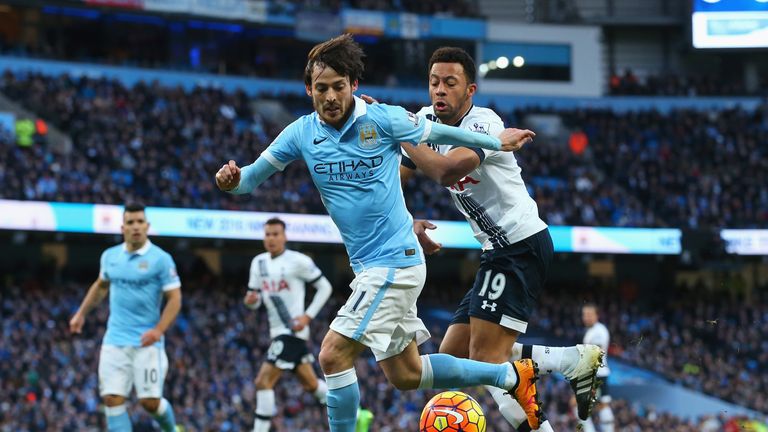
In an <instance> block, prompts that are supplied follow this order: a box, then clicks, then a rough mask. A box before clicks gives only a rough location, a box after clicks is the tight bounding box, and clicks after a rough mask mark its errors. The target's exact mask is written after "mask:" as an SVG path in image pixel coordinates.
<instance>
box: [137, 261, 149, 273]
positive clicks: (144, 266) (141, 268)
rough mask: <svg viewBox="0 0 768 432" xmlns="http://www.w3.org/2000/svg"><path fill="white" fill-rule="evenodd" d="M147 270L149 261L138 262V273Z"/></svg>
mask: <svg viewBox="0 0 768 432" xmlns="http://www.w3.org/2000/svg"><path fill="white" fill-rule="evenodd" d="M147 270H149V261H139V271H143V272H145V271H147Z"/></svg>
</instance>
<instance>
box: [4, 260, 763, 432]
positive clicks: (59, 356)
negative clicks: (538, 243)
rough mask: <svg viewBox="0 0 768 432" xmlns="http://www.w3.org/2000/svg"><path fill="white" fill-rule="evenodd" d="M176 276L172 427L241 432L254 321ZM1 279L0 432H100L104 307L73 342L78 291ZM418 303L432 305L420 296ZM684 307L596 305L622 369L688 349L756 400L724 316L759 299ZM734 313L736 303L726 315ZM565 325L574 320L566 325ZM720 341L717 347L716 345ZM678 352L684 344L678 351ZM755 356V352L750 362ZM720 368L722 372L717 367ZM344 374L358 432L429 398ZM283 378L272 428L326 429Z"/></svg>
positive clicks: (621, 405)
mask: <svg viewBox="0 0 768 432" xmlns="http://www.w3.org/2000/svg"><path fill="white" fill-rule="evenodd" d="M182 278H183V280H184V281H185V287H184V290H185V293H184V307H183V311H182V313H181V315H180V316H179V318H178V320H177V323H176V324H175V325H174V326H172V327H171V330H169V332H168V334H166V347H167V350H168V356H169V360H170V361H171V363H172V367H171V368H170V371H171V372H170V374H169V376H168V378H167V382H166V386H165V389H166V395H165V396H166V397H168V398H169V399H170V400H171V401H172V402H173V403H174V406H175V407H177V411H178V412H177V421H178V422H179V423H180V424H183V425H184V426H185V427H186V428H187V430H189V431H214V430H215V431H220V430H223V431H232V432H235V431H249V430H250V429H251V427H252V417H253V416H252V413H253V409H254V401H255V388H254V385H253V378H254V376H255V374H256V372H257V370H256V367H257V365H258V364H259V359H261V358H262V356H263V355H265V350H266V349H267V347H268V346H269V336H268V335H269V332H268V331H267V322H266V317H265V316H264V314H262V313H253V312H252V311H250V310H248V309H246V308H245V307H244V306H243V305H242V303H241V298H242V291H243V289H244V287H242V286H238V285H237V284H235V283H232V282H225V281H222V280H216V279H211V278H210V277H201V278H193V277H187V278H185V276H184V275H182ZM2 283H3V285H2V286H0V292H2V297H1V299H0V312H2V316H3V320H2V327H0V332H1V334H2V344H0V392H1V393H2V394H3V395H4V397H3V400H2V401H0V431H21V430H55V431H66V432H69V431H72V432H74V431H97V430H103V424H102V422H103V416H102V415H100V410H101V409H102V407H101V405H100V401H99V398H98V382H97V378H96V365H97V363H98V345H99V342H100V340H101V338H102V336H103V331H104V320H106V318H107V310H106V308H105V307H101V308H99V309H97V310H96V311H94V313H93V314H92V315H91V317H90V319H89V320H88V321H87V322H86V327H85V328H84V332H83V335H82V336H78V337H73V336H72V335H70V334H69V332H68V329H67V322H68V320H69V318H70V315H71V314H72V312H73V311H74V310H75V309H76V307H77V305H78V302H79V299H80V297H81V295H82V291H83V290H85V289H86V286H87V283H85V282H84V283H82V284H76V283H74V282H71V281H70V282H65V283H63V284H62V283H59V284H56V285H50V286H49V285H47V284H46V283H44V282H41V281H29V282H27V283H25V284H23V287H22V286H20V285H17V284H14V283H10V284H8V283H7V282H5V281H3V282H2ZM446 283H447V282H445V281H444V283H439V282H436V281H433V284H432V285H431V286H430V287H429V288H428V289H429V292H437V291H445V289H444V287H445V285H446ZM430 298H434V297H432V296H431V295H430ZM548 298H549V299H551V301H550V302H549V303H548V305H547V306H545V307H544V308H542V310H541V312H540V315H541V316H542V317H547V318H548V319H547V320H543V319H542V320H539V319H536V320H532V322H538V323H542V324H543V326H542V327H544V328H547V329H549V330H550V331H552V333H553V334H563V333H564V334H570V333H572V332H575V333H574V334H576V333H578V335H580V331H581V329H580V325H578V324H577V321H578V314H577V313H575V312H574V311H576V310H577V309H578V308H577V307H576V308H573V310H570V309H568V307H566V306H563V305H569V304H570V305H573V304H576V303H573V301H572V300H573V299H572V298H570V297H569V296H568V295H557V296H550V297H548ZM343 301H344V298H342V297H336V298H332V299H331V300H330V302H329V303H330V304H329V307H327V308H324V309H323V311H324V312H323V313H321V315H320V316H318V317H317V318H316V323H315V324H314V325H315V328H316V329H317V331H315V332H313V337H312V340H311V341H310V346H311V347H312V348H313V350H314V351H315V354H317V352H316V351H317V350H318V349H319V346H320V339H321V336H322V335H323V334H324V333H325V330H326V328H327V325H328V323H329V321H330V319H331V318H332V315H333V311H335V310H336V308H337V307H339V305H340V304H342V303H343ZM689 303H693V304H699V306H695V307H693V308H685V307H682V306H685V305H684V304H676V305H675V306H674V307H672V306H670V308H669V309H668V310H667V311H665V312H650V311H648V310H642V311H641V310H639V309H638V307H637V306H636V305H632V306H626V305H624V304H622V303H617V302H613V301H612V302H609V303H605V305H604V309H603V310H605V311H607V312H608V314H609V316H607V317H606V322H607V323H608V324H611V325H612V326H613V328H612V331H613V332H614V334H616V335H619V337H618V338H616V339H617V342H616V344H617V345H621V346H622V347H623V348H624V349H625V351H624V353H625V354H623V355H620V356H621V357H622V358H624V359H628V360H630V361H635V362H638V361H641V362H643V365H644V366H646V367H650V368H653V369H658V368H659V367H654V366H653V362H658V363H659V364H660V365H663V366H665V370H666V371H667V373H680V372H679V371H681V370H682V369H680V368H675V367H673V365H674V364H678V363H679V362H680V361H683V360H684V358H685V357H686V356H687V355H688V353H689V351H690V350H695V351H700V355H701V354H703V355H704V356H709V357H711V358H712V359H713V361H715V359H717V360H716V362H717V363H716V364H717V365H719V366H718V368H714V369H708V368H703V369H702V373H703V374H705V377H701V378H697V379H701V380H702V381H707V380H712V381H714V382H716V383H717V385H715V387H714V392H713V393H712V394H717V391H721V390H729V391H734V392H736V393H734V395H738V398H739V402H740V403H744V404H750V403H751V404H753V405H758V404H761V403H762V404H764V403H765V397H764V395H765V387H764V385H765V380H764V379H762V378H761V374H760V371H759V368H758V369H756V368H755V367H750V366H749V365H748V364H744V362H743V359H744V358H746V357H747V356H752V358H753V359H754V360H753V362H754V363H755V364H756V365H758V364H765V361H766V359H765V352H766V350H765V346H764V345H765V343H764V342H763V341H764V340H765V339H766V338H765V335H766V334H765V332H766V330H767V329H766V328H765V326H764V325H763V326H762V328H761V329H760V330H758V331H747V332H740V331H739V329H743V328H746V326H744V325H743V324H744V322H743V321H742V320H740V319H736V320H731V319H728V318H726V316H729V315H728V314H731V313H733V314H735V315H734V316H735V317H739V316H741V317H743V318H744V319H746V320H748V321H749V320H751V319H754V318H755V317H758V316H759V314H761V313H762V314H766V313H768V310H766V308H765V306H764V303H762V302H761V303H760V306H759V307H758V306H750V307H744V304H743V303H739V304H736V303H734V304H732V305H725V306H721V305H718V304H716V303H709V304H706V305H705V304H702V302H700V301H698V300H695V299H692V300H690V301H689ZM737 305H740V306H742V307H741V308H736V306H737ZM708 309H711V310H708ZM425 310H426V309H425ZM673 310H674V313H672V311H673ZM698 312H701V315H700V314H699V313H698ZM710 313H713V314H715V315H717V314H719V313H723V314H724V315H722V316H723V318H722V322H719V323H718V325H716V326H713V325H710V324H706V323H703V324H701V325H699V323H698V319H699V316H715V315H710ZM662 317H663V318H662ZM550 318H551V319H550ZM569 318H570V319H573V320H575V321H573V322H571V321H569ZM667 320H669V321H667ZM678 323H681V324H686V326H685V328H681V327H678ZM686 329H687V333H685V331H686ZM651 330H653V331H651ZM430 331H431V332H432V333H433V338H432V339H431V340H430V341H428V342H427V343H426V344H425V345H424V346H422V351H423V352H435V351H436V350H437V347H438V346H439V343H440V339H441V337H442V334H443V331H444V328H443V326H441V325H435V324H432V325H431V326H430ZM638 332H642V334H643V335H645V337H646V341H645V342H643V343H642V344H641V345H642V346H641V347H631V346H630V345H631V344H630V343H628V341H630V340H634V338H636V337H637V336H638V334H639V333H638ZM685 334H687V336H686V335H685ZM721 336H722V337H724V339H719V338H720V337H721ZM702 337H706V338H707V339H702ZM678 338H679V340H678ZM673 346H674V348H672V347H673ZM688 346H690V347H691V348H690V349H689V348H686V347H688ZM734 347H742V348H744V349H746V347H750V348H749V349H750V350H751V351H749V353H744V354H740V353H739V352H738V351H736V352H735V353H734V351H733V349H734ZM755 350H761V351H762V354H758V353H756V352H755ZM743 352H744V351H742V353H743ZM614 355H616V354H614ZM734 356H735V357H736V359H734V358H733V357H734ZM677 358H680V361H678V360H676V359H677ZM638 359H639V360H638ZM643 359H647V361H645V360H643ZM726 361H727V367H725V366H724V365H725V362H726ZM356 369H357V371H358V376H359V377H360V385H361V397H362V403H363V404H364V405H365V406H366V407H367V408H368V409H370V410H371V412H373V413H374V415H375V417H374V419H373V423H372V425H371V429H370V430H371V431H378V432H384V431H410V430H413V427H414V425H415V424H417V422H418V418H419V415H420V412H421V409H422V407H423V405H424V403H425V402H426V401H427V400H428V399H429V397H431V396H432V395H433V394H434V393H435V392H434V391H429V392H425V391H414V392H407V393H401V392H399V391H397V390H395V389H394V388H393V387H391V386H390V385H389V384H388V383H387V381H386V379H385V378H384V375H383V374H382V373H381V372H380V371H379V369H378V366H376V365H375V361H374V359H373V358H372V357H365V358H361V359H360V360H358V362H357V364H356ZM731 373H734V374H738V375H739V377H738V378H737V379H738V383H737V382H733V381H729V380H730V379H732V378H730V377H729V378H728V380H727V381H726V383H728V384H727V385H726V386H723V385H722V380H723V377H724V376H729V375H730V374H731ZM745 374H746V375H745ZM742 375H744V376H742ZM762 375H764V374H762ZM285 378H286V379H283V380H281V382H280V383H279V385H278V386H277V388H276V392H277V397H279V398H281V400H289V401H292V402H291V403H288V404H280V405H279V406H278V408H279V412H278V415H277V416H275V417H274V419H275V423H274V427H275V430H277V431H281V432H287V431H291V432H294V431H307V432H314V431H324V430H327V426H326V421H327V420H326V416H325V413H324V410H323V408H322V407H321V406H319V405H318V404H317V403H316V402H315V401H314V399H313V398H312V396H311V395H308V394H305V393H304V392H303V390H302V389H301V386H300V384H299V383H298V382H297V381H296V380H295V379H294V378H293V377H292V376H291V375H288V376H286V377H285ZM734 378H736V377H734ZM760 383H762V384H760ZM540 386H541V387H540V388H541V394H542V395H543V396H544V406H545V409H546V410H547V414H548V417H549V419H550V421H551V422H552V426H553V427H554V428H555V429H556V430H574V429H575V426H576V422H575V417H574V414H573V410H572V407H571V406H570V405H569V403H570V402H569V401H570V399H571V396H572V390H571V389H570V387H569V385H568V383H567V382H566V381H564V380H560V379H556V378H552V377H548V376H547V377H545V378H544V379H542V381H541V384H540ZM705 387H707V386H705ZM471 393H472V394H473V395H475V396H476V397H477V399H478V400H479V401H480V403H481V405H482V406H483V407H484V410H485V414H486V416H487V419H488V425H489V426H488V429H489V430H492V431H494V432H505V431H511V428H510V427H509V426H508V425H507V424H506V422H505V421H504V420H503V419H502V418H501V416H500V414H499V413H498V411H497V410H495V409H494V407H495V405H494V402H493V400H492V399H491V398H490V397H489V396H488V395H487V394H486V393H485V392H484V391H483V390H482V389H476V390H472V391H471ZM759 406H763V411H764V410H765V407H764V405H758V406H755V407H757V408H759ZM613 408H614V411H615V413H616V422H617V430H622V431H633V432H634V431H638V432H640V431H646V430H675V431H699V430H729V429H728V427H729V426H728V425H729V424H735V425H737V426H739V425H746V424H747V423H746V422H747V420H746V419H728V418H727V417H726V415H725V414H722V415H720V416H718V417H705V418H702V419H699V420H685V419H680V418H676V417H674V416H670V415H668V414H661V413H657V412H655V411H654V410H653V409H652V408H648V407H640V406H634V405H631V404H630V403H629V402H627V401H622V400H615V401H614V403H613ZM129 409H130V411H131V413H132V415H133V421H134V425H135V426H134V427H135V430H138V431H148V430H153V429H152V428H151V426H150V424H151V419H150V418H149V417H148V416H146V415H145V414H143V411H142V410H140V409H136V406H135V402H134V404H132V405H130V408H129ZM724 425H725V426H724Z"/></svg>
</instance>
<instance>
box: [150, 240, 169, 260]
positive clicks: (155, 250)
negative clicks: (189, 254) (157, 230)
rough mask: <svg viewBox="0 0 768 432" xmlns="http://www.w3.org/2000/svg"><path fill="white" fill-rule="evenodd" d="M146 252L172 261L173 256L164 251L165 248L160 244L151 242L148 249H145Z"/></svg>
mask: <svg viewBox="0 0 768 432" xmlns="http://www.w3.org/2000/svg"><path fill="white" fill-rule="evenodd" d="M147 253H148V254H152V255H153V256H155V257H156V258H159V259H165V260H171V261H173V256H171V254H170V253H169V252H168V251H166V250H165V249H163V248H161V247H160V246H158V245H156V244H154V243H151V244H150V245H149V250H147Z"/></svg>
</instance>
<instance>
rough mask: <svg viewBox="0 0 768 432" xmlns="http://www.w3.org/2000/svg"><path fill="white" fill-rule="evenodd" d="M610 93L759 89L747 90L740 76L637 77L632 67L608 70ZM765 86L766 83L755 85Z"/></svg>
mask: <svg viewBox="0 0 768 432" xmlns="http://www.w3.org/2000/svg"><path fill="white" fill-rule="evenodd" d="M608 85H609V90H610V94H612V95H616V96H626V95H633V96H754V95H759V94H760V92H759V91H748V90H747V87H746V86H745V84H744V82H743V81H742V80H738V79H732V78H730V79H725V78H723V77H720V76H715V75H703V76H680V75H677V74H671V73H670V74H661V75H657V74H651V75H648V76H646V77H644V78H639V77H638V76H637V75H635V73H634V72H633V71H632V70H631V69H626V70H625V71H624V72H623V73H621V74H619V73H613V74H611V77H610V80H609V84H608ZM758 88H759V89H765V88H766V86H765V83H761V85H759V86H758Z"/></svg>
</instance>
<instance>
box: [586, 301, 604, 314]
mask: <svg viewBox="0 0 768 432" xmlns="http://www.w3.org/2000/svg"><path fill="white" fill-rule="evenodd" d="M581 308H582V309H585V308H592V309H594V310H595V313H600V309H598V307H597V304H596V303H595V302H591V301H588V302H584V304H583V305H581Z"/></svg>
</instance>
